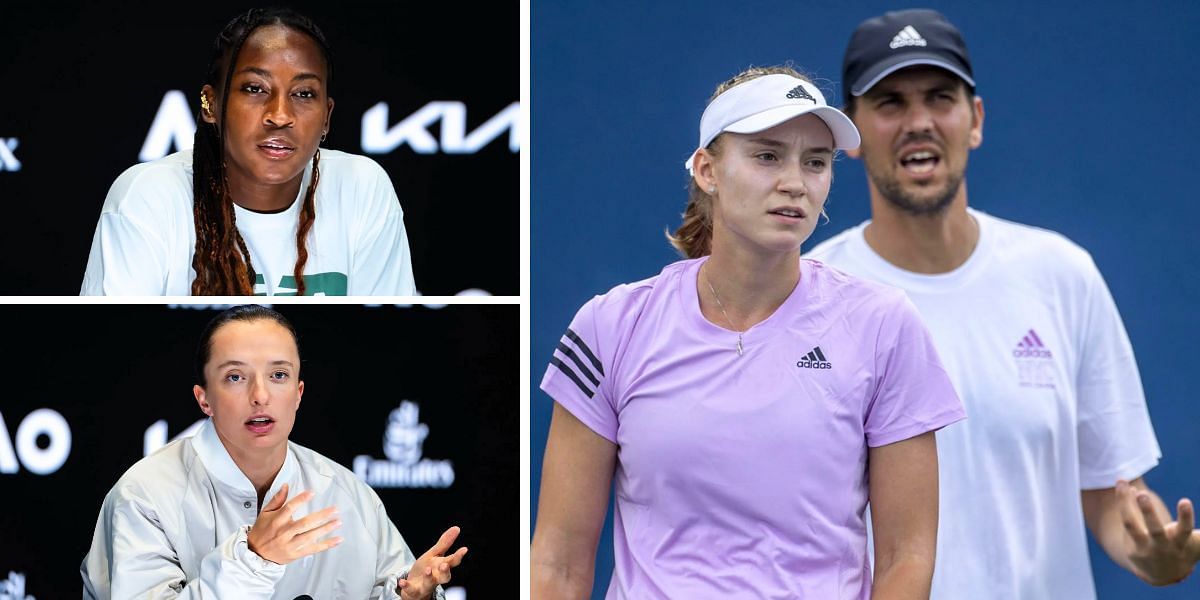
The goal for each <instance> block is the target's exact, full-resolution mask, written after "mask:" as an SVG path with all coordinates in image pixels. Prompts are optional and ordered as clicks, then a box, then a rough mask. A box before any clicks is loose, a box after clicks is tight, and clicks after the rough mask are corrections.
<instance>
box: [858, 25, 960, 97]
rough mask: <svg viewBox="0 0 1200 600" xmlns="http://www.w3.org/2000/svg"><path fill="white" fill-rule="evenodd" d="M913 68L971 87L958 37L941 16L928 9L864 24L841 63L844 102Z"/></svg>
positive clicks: (958, 34) (951, 26) (955, 30)
mask: <svg viewBox="0 0 1200 600" xmlns="http://www.w3.org/2000/svg"><path fill="white" fill-rule="evenodd" d="M915 65H933V66H936V67H941V68H943V69H946V70H947V71H950V72H951V73H954V74H955V75H958V76H959V77H960V78H961V79H962V80H963V81H965V82H967V85H969V86H971V87H972V88H973V87H975V78H974V77H973V76H972V75H971V59H970V57H969V56H967V44H966V42H963V39H962V34H960V33H959V32H958V29H957V28H955V27H954V25H951V24H950V21H947V20H946V17H943V16H942V14H941V13H939V12H937V11H935V10H929V9H927V8H913V9H909V10H899V11H894V12H889V13H887V14H884V15H883V16H879V17H875V18H872V19H867V20H866V21H863V22H862V23H861V24H860V25H859V26H858V29H855V30H854V35H852V36H850V44H849V45H848V46H846V58H845V60H844V61H843V62H842V85H843V86H845V88H844V90H845V91H844V92H843V97H844V99H845V101H846V104H847V105H848V104H849V103H850V96H852V95H853V96H861V95H863V94H865V93H866V92H867V90H869V89H871V87H872V86H874V85H875V84H876V83H879V81H880V80H882V79H883V78H884V77H887V76H888V75H891V74H892V73H894V72H896V71H897V70H899V69H903V68H905V67H911V66H915Z"/></svg>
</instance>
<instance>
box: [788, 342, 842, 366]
mask: <svg viewBox="0 0 1200 600" xmlns="http://www.w3.org/2000/svg"><path fill="white" fill-rule="evenodd" d="M796 366H797V367H800V368H801V369H832V368H833V364H832V363H830V362H829V361H828V360H827V359H826V358H825V354H824V353H823V352H821V347H820V346H817V347H816V348H813V349H812V351H811V352H809V353H808V354H805V355H804V358H802V359H800V360H799V361H797V362H796Z"/></svg>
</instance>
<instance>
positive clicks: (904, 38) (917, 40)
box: [888, 25, 926, 50]
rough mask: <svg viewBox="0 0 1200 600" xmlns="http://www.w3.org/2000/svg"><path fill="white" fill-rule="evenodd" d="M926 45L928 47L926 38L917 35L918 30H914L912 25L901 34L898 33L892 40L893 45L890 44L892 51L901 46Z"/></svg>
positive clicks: (906, 27)
mask: <svg viewBox="0 0 1200 600" xmlns="http://www.w3.org/2000/svg"><path fill="white" fill-rule="evenodd" d="M924 45H926V42H925V38H923V37H921V34H919V33H917V30H916V29H913V26H912V25H907V26H905V27H904V29H901V30H900V33H897V34H896V37H894V38H892V43H890V44H888V46H890V47H891V49H892V50H895V49H896V48H899V47H901V46H924Z"/></svg>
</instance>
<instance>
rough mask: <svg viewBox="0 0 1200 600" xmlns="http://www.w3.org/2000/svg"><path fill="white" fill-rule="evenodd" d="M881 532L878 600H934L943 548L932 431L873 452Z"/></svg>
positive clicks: (874, 510) (875, 510) (876, 522)
mask: <svg viewBox="0 0 1200 600" xmlns="http://www.w3.org/2000/svg"><path fill="white" fill-rule="evenodd" d="M867 460H868V464H869V465H870V474H869V476H868V477H869V481H868V485H869V486H870V492H869V493H870V499H871V520H872V526H873V528H874V534H875V577H874V579H875V583H874V587H873V589H872V591H871V599H872V600H894V599H910V598H914V599H915V598H921V599H927V598H929V590H930V586H931V584H932V581H933V561H934V554H935V552H936V549H937V520H938V469H937V443H936V442H935V441H934V434H933V432H932V431H930V432H927V433H923V434H921V435H918V436H916V437H912V438H909V439H906V440H902V441H899V442H895V443H892V444H887V445H884V446H879V447H876V448H871V449H870V450H869V455H868V459H867Z"/></svg>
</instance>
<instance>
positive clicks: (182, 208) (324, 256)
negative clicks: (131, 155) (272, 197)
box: [80, 149, 416, 296]
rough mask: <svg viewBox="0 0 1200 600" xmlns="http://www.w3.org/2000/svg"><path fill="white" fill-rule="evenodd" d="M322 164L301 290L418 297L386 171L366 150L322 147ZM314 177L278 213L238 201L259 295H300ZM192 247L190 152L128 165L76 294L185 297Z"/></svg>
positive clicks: (111, 198)
mask: <svg viewBox="0 0 1200 600" xmlns="http://www.w3.org/2000/svg"><path fill="white" fill-rule="evenodd" d="M320 167H321V178H320V181H319V183H318V184H317V195H316V198H315V209H316V220H315V221H314V223H313V227H312V229H311V230H310V231H309V235H308V242H307V246H306V247H307V248H308V262H307V263H306V264H305V267H304V281H305V286H306V291H305V293H306V295H330V296H340V295H351V296H369V295H387V296H407V295H413V294H415V293H416V291H415V288H414V284H413V275H412V258H411V255H410V254H409V249H408V235H407V233H406V232H405V229H404V213H403V211H402V210H401V208H400V202H399V200H398V199H397V197H396V191H395V189H394V188H393V187H392V182H391V179H390V178H389V177H388V174H387V172H386V171H384V170H383V168H382V167H380V166H379V164H378V163H376V162H375V161H373V160H371V159H369V158H367V157H365V156H358V155H354V154H347V153H345V152H339V151H337V150H324V149H322V150H321V162H320ZM311 176H312V164H311V163H309V166H308V167H307V168H305V170H304V176H303V178H302V179H303V184H302V185H301V186H300V193H299V194H298V195H297V197H296V201H295V202H293V203H292V205H291V206H290V207H288V208H287V209H286V210H284V211H282V212H278V213H271V214H265V213H256V212H254V211H250V210H246V209H244V208H242V207H240V206H237V205H234V210H235V218H236V220H237V228H238V231H239V232H240V233H241V234H242V239H244V240H245V241H246V247H247V249H248V250H249V251H250V260H251V262H252V264H253V266H254V272H255V274H256V279H257V281H256V283H255V286H254V293H255V294H256V295H294V294H295V293H296V282H295V278H294V277H293V276H292V272H293V270H294V268H295V264H296V228H297V227H298V226H299V213H300V205H301V202H302V201H303V198H304V194H305V193H306V192H307V191H308V184H309V182H310V181H311ZM195 246H196V230H195V221H194V218H193V216H192V152H191V150H185V151H182V152H176V153H175V154H171V155H169V156H166V157H163V158H161V159H159V160H155V161H152V162H147V163H142V164H139V165H135V166H133V167H130V168H129V169H127V170H126V171H125V172H124V173H122V174H121V175H120V176H119V177H117V180H116V181H115V182H114V183H113V185H112V188H111V189H110V190H109V192H108V197H107V198H105V200H104V207H103V209H102V210H101V212H100V221H99V223H98V224H97V225H96V234H95V236H94V237H93V239H92V250H91V253H90V255H89V257H88V266H87V272H86V273H85V274H84V276H83V285H82V288H81V290H80V294H81V295H85V296H87V295H141V296H187V295H190V294H191V287H192V280H193V279H195V277H196V273H195V271H193V270H192V253H193V251H194V249H195Z"/></svg>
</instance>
